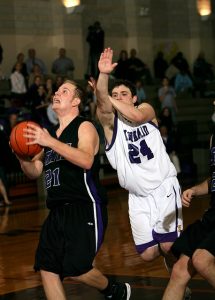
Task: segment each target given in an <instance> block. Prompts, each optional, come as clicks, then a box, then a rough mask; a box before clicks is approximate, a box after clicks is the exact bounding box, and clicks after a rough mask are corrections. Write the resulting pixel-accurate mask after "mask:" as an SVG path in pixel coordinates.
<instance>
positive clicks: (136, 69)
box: [128, 48, 151, 83]
mask: <svg viewBox="0 0 215 300" xmlns="http://www.w3.org/2000/svg"><path fill="white" fill-rule="evenodd" d="M138 79H142V80H144V81H145V82H146V83H150V82H151V74H150V70H149V68H148V66H147V65H146V64H145V63H144V62H143V61H142V60H141V59H139V58H138V57H137V51H136V49H134V48H133V49H131V51H130V57H129V58H128V80H129V81H131V82H133V83H135V82H136V81H137V80H138Z"/></svg>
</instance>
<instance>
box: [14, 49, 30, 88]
mask: <svg viewBox="0 0 215 300" xmlns="http://www.w3.org/2000/svg"><path fill="white" fill-rule="evenodd" d="M16 58H17V60H16V63H15V64H14V66H13V68H12V72H14V71H15V66H16V64H17V63H20V65H21V69H20V72H21V73H22V75H23V76H24V78H25V84H26V87H27V86H28V85H27V82H28V81H27V80H28V72H27V66H26V63H25V62H24V58H25V56H24V54H23V53H22V52H20V53H19V54H18V55H17V57H16Z"/></svg>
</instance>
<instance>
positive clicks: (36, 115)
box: [31, 84, 50, 128]
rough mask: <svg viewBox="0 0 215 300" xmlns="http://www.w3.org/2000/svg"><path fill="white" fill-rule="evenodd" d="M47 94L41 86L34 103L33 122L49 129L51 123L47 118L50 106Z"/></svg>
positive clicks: (32, 107)
mask: <svg viewBox="0 0 215 300" xmlns="http://www.w3.org/2000/svg"><path fill="white" fill-rule="evenodd" d="M46 99H47V94H46V90H45V87H44V85H43V84H40V85H39V86H38V88H37V93H36V94H35V98H34V101H33V102H32V106H31V111H32V120H34V121H35V122H37V123H38V124H40V125H41V126H42V127H45V128H47V127H49V126H50V122H49V119H48V116H47V107H48V105H49V104H50V103H49V102H47V100H46Z"/></svg>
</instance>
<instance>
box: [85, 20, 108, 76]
mask: <svg viewBox="0 0 215 300" xmlns="http://www.w3.org/2000/svg"><path fill="white" fill-rule="evenodd" d="M104 39H105V33H104V30H103V29H102V27H101V24H100V22H98V21H96V22H95V23H94V24H93V25H91V26H89V27H88V34H87V38H86V41H87V43H88V44H89V56H88V68H87V76H88V77H89V76H92V77H94V78H97V77H98V61H99V58H100V54H101V53H102V51H103V49H104Z"/></svg>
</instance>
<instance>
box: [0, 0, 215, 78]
mask: <svg viewBox="0 0 215 300" xmlns="http://www.w3.org/2000/svg"><path fill="white" fill-rule="evenodd" d="M81 5H82V9H80V10H77V11H76V12H75V13H74V14H67V13H66V10H65V8H64V7H63V6H62V4H61V1H60V0H37V1H33V0H1V1H0V43H1V44H2V46H3V48H4V60H3V64H2V66H1V68H2V69H3V71H4V72H5V74H6V75H9V73H10V71H11V66H12V65H13V64H14V61H15V57H16V55H17V53H19V52H23V53H24V54H27V49H28V48H30V47H34V48H35V49H36V50H37V54H38V57H41V58H42V59H43V60H44V61H45V62H46V64H47V67H48V69H49V70H50V68H51V63H52V61H53V60H54V59H55V58H56V57H57V55H58V49H59V48H60V47H65V48H66V49H67V54H68V56H70V57H72V58H73V59H74V61H75V65H76V70H75V78H77V79H81V78H83V75H84V73H85V71H86V66H87V56H88V44H87V43H86V34H87V28H88V26H89V25H91V24H93V23H94V22H95V21H96V20H98V21H100V22H101V24H102V27H103V28H104V30H105V45H106V46H111V47H113V48H114V50H115V55H114V59H115V60H116V59H117V58H118V54H119V52H120V50H121V49H126V50H128V51H130V49H131V48H136V49H137V52H138V56H139V57H140V58H141V59H143V60H144V61H145V62H146V63H147V64H148V65H149V67H150V68H151V70H152V66H153V59H154V57H155V54H156V52H157V51H158V50H163V51H164V52H165V55H166V57H167V58H168V59H170V58H171V56H173V55H174V54H175V53H176V52H177V51H179V50H181V51H182V52H184V54H185V56H186V57H187V58H188V60H189V61H190V62H191V63H192V62H193V60H194V59H195V57H196V55H197V54H198V52H199V51H200V50H201V49H203V50H205V53H206V57H208V58H209V60H210V61H211V62H212V63H214V64H215V49H214V47H215V46H214V45H215V43H214V32H213V28H214V23H215V20H214V18H211V19H209V20H208V21H206V22H202V21H201V20H200V18H199V16H198V14H197V10H196V0H189V1H187V0H118V1H114V0H108V1H104V0H82V1H81Z"/></svg>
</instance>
